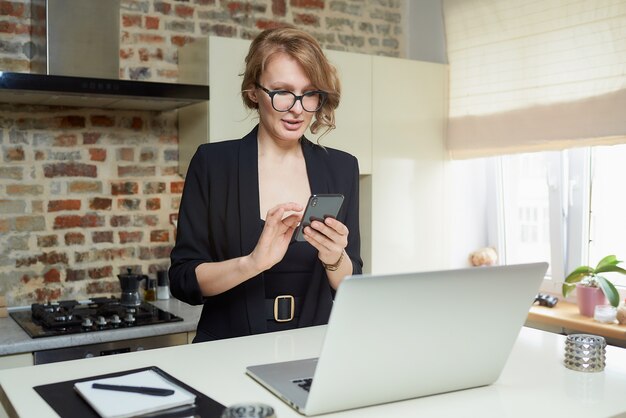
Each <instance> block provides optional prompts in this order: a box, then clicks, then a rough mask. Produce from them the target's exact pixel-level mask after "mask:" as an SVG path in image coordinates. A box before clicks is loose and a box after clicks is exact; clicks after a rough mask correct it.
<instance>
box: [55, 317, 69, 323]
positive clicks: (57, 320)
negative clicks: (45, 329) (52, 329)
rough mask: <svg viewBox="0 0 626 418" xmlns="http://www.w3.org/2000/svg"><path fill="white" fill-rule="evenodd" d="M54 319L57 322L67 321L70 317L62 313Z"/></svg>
mask: <svg viewBox="0 0 626 418" xmlns="http://www.w3.org/2000/svg"><path fill="white" fill-rule="evenodd" d="M54 320H55V321H56V322H67V320H68V319H67V317H66V316H63V315H60V316H56V317H54Z"/></svg>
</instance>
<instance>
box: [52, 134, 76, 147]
mask: <svg viewBox="0 0 626 418" xmlns="http://www.w3.org/2000/svg"><path fill="white" fill-rule="evenodd" d="M76 144H78V138H77V137H76V135H74V134H63V135H58V136H57V137H56V138H54V143H53V145H54V146H57V147H69V146H74V145H76Z"/></svg>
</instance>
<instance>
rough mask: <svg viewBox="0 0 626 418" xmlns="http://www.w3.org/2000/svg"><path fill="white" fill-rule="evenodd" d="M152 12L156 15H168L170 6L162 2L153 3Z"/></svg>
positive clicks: (170, 9)
mask: <svg viewBox="0 0 626 418" xmlns="http://www.w3.org/2000/svg"><path fill="white" fill-rule="evenodd" d="M154 10H155V11H156V12H158V13H161V14H164V15H168V14H170V12H171V11H172V5H171V4H169V3H165V2H163V1H155V2H154Z"/></svg>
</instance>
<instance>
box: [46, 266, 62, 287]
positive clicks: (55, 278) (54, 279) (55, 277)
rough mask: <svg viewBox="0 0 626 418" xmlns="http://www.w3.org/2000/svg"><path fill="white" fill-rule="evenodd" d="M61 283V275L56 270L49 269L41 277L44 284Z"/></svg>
mask: <svg viewBox="0 0 626 418" xmlns="http://www.w3.org/2000/svg"><path fill="white" fill-rule="evenodd" d="M60 281H61V273H59V270H57V269H54V268H53V269H50V270H48V271H47V272H45V273H44V275H43V282H44V283H58V282H60Z"/></svg>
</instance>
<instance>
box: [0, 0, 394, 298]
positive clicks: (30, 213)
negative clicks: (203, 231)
mask: <svg viewBox="0 0 626 418" xmlns="http://www.w3.org/2000/svg"><path fill="white" fill-rule="evenodd" d="M121 4H122V10H121V15H120V28H121V33H120V40H121V42H120V45H121V47H120V78H123V79H140V80H151V81H168V82H175V81H176V79H177V77H178V67H177V50H178V48H179V47H180V46H181V45H184V44H185V43H187V42H193V40H194V39H195V38H197V37H203V36H207V35H217V36H227V37H238V38H246V39H250V38H252V37H254V35H255V34H256V33H258V32H259V31H260V30H262V29H264V28H266V27H269V26H271V25H273V24H275V23H276V22H289V23H294V24H296V25H298V26H300V27H303V28H305V29H307V30H309V31H310V32H311V33H313V34H314V35H315V36H316V37H317V38H318V39H319V40H320V42H321V43H322V45H323V46H324V47H325V48H329V49H338V50H346V51H352V52H362V53H369V54H376V55H389V56H397V57H402V56H403V50H404V45H403V44H404V35H403V26H402V18H401V16H402V10H403V8H404V1H399V0H377V1H373V0H372V1H362V0H345V1H331V0H289V1H287V0H259V1H254V2H241V1H215V0H192V1H161V0H122V1H121ZM30 6H31V5H30V1H28V0H22V1H21V0H13V1H2V2H0V13H1V15H0V71H15V72H29V71H30V58H31V57H32V56H33V53H32V52H33V51H32V48H33V44H32V42H31V38H30V33H31V30H32V28H31V23H30V16H31V13H36V10H34V9H33V10H31V7H30ZM68 24H71V22H68ZM0 147H1V150H2V154H1V156H0V158H1V165H0V250H1V251H0V294H3V293H4V294H6V299H7V303H8V305H9V306H19V305H28V304H30V303H33V302H44V301H46V300H59V299H74V298H76V299H83V298H86V297H91V296H109V295H111V294H117V293H119V284H118V280H117V278H116V276H117V274H119V273H120V272H123V271H125V269H126V268H132V269H133V270H135V271H136V272H139V271H141V272H142V273H144V274H145V273H149V274H154V273H155V272H156V271H157V270H160V269H166V268H167V267H168V266H169V253H170V250H171V248H172V245H173V243H174V227H173V225H172V223H171V219H172V217H175V216H176V214H177V211H178V204H179V201H180V196H181V193H182V187H183V184H184V182H183V179H182V178H181V177H180V176H179V175H178V174H177V166H178V131H177V114H176V112H175V111H172V112H160V113H159V112H146V111H125V110H124V111H122V110H102V109H88V108H60V107H56V108H55V107H37V106H19V105H7V104H2V103H0Z"/></svg>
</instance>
